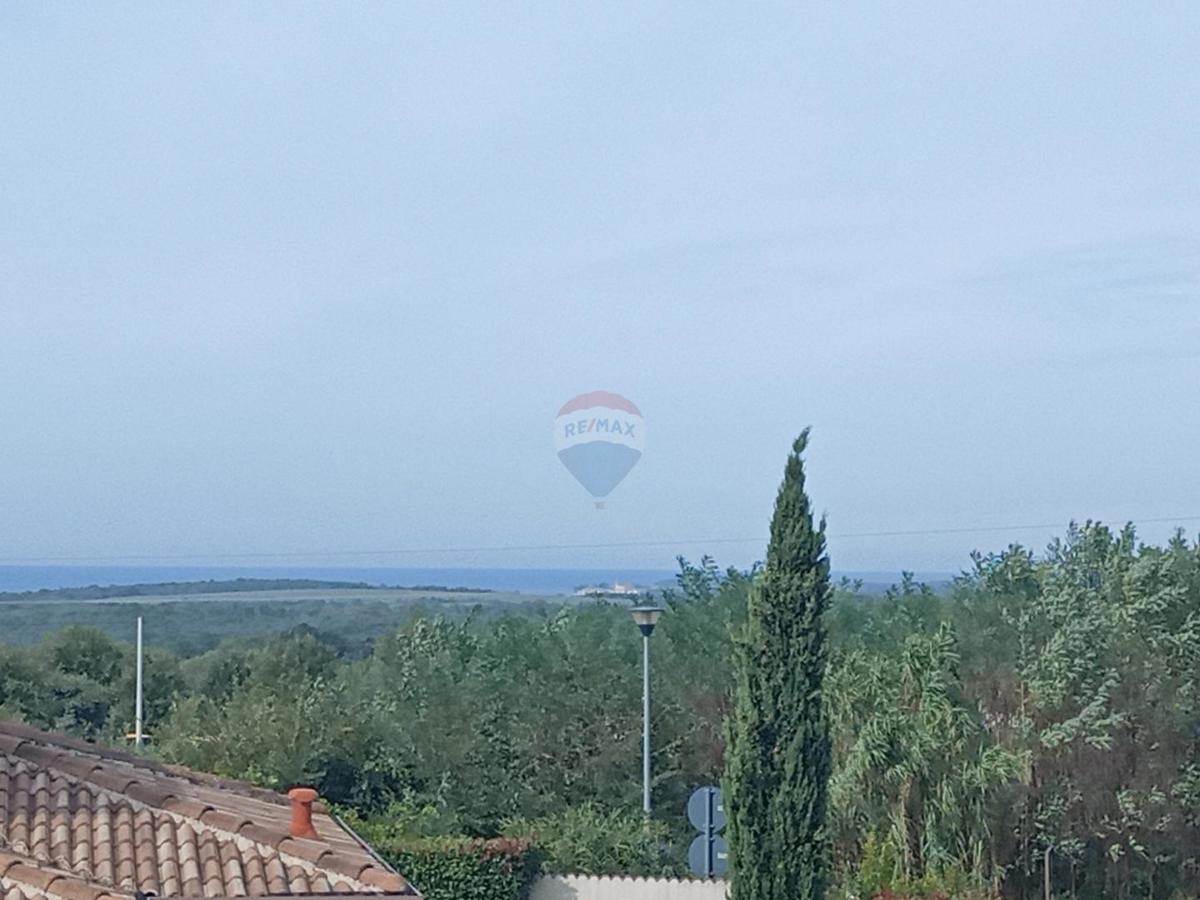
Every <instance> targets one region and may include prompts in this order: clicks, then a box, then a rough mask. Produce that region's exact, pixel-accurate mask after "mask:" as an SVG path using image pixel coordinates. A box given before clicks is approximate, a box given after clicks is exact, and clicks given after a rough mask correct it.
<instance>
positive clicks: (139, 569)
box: [0, 566, 675, 594]
mask: <svg viewBox="0 0 1200 900" xmlns="http://www.w3.org/2000/svg"><path fill="white" fill-rule="evenodd" d="M235 578H303V579H310V580H313V581H344V582H352V583H356V584H358V583H363V584H370V585H377V586H380V587H418V586H419V587H430V586H434V585H437V586H439V587H451V588H459V587H463V588H473V589H487V590H494V591H518V592H520V593H523V594H572V593H574V592H575V591H576V590H578V589H579V588H582V587H595V586H597V585H611V584H613V583H615V582H618V581H619V582H622V583H625V584H635V585H638V586H640V587H660V586H665V585H667V584H670V583H672V582H674V580H675V572H674V571H673V570H670V569H621V568H613V569H441V568H434V569H421V568H381V567H364V568H355V567H350V566H336V567H310V566H0V593H4V592H15V591H40V590H55V589H57V588H78V587H91V586H92V585H98V586H101V587H104V586H108V585H114V584H122V585H123V584H159V583H163V582H171V581H227V580H233V579H235Z"/></svg>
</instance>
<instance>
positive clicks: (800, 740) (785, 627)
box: [724, 429, 831, 900]
mask: <svg viewBox="0 0 1200 900" xmlns="http://www.w3.org/2000/svg"><path fill="white" fill-rule="evenodd" d="M807 445H808V429H805V430H804V432H803V433H802V434H801V435H800V437H798V438H797V439H796V442H795V443H794V444H793V445H792V453H791V455H790V456H789V457H788V461H787V466H786V468H785V469H784V474H783V484H782V485H781V486H780V488H779V495H778V496H777V497H776V500H775V514H774V517H773V518H772V520H771V542H770V545H769V546H768V548H767V562H766V567H765V568H764V570H763V571H762V573H760V575H759V576H758V578H757V579H756V581H755V584H754V586H753V588H752V589H751V592H750V600H749V605H748V617H747V621H746V625H745V628H744V630H743V631H742V633H741V634H740V635H739V636H738V639H737V642H736V647H735V651H734V652H735V660H736V674H735V686H734V691H735V693H734V712H733V716H732V717H731V720H730V722H729V725H728V726H727V739H728V740H727V763H726V784H725V792H724V793H725V810H726V815H727V817H728V822H729V828H728V833H729V862H730V869H731V875H732V879H733V881H732V897H733V900H822V898H823V897H824V895H825V882H826V877H827V875H826V873H827V869H828V851H827V843H826V836H825V828H824V826H825V806H826V792H827V786H828V781H829V770H830V745H829V726H828V723H827V721H826V718H825V712H824V709H823V705H822V699H821V688H822V682H823V681H824V677H825V662H826V652H827V651H826V639H825V625H824V621H823V614H824V612H825V609H826V607H827V606H828V605H829V598H830V595H831V589H830V584H829V558H828V556H826V554H825V520H824V518H822V519H821V521H820V524H819V525H817V526H816V527H814V525H813V514H812V508H811V506H810V504H809V500H808V495H807V494H806V493H805V492H804V460H803V454H804V450H805V447H806V446H807Z"/></svg>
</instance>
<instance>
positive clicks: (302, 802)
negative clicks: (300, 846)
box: [288, 787, 317, 838]
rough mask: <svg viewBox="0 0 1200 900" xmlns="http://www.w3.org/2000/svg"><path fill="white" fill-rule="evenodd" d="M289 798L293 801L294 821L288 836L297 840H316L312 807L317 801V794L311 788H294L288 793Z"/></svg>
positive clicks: (289, 826) (289, 827)
mask: <svg viewBox="0 0 1200 900" xmlns="http://www.w3.org/2000/svg"><path fill="white" fill-rule="evenodd" d="M288 798H289V799H290V800H291V801H292V821H291V823H290V824H289V825H288V834H290V835H291V836H292V837H296V838H316V837H317V829H315V828H313V820H312V805H313V801H314V800H316V799H317V792H316V791H314V790H313V789H312V788H310V787H297V788H292V789H291V790H290V791H288Z"/></svg>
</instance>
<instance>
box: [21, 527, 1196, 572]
mask: <svg viewBox="0 0 1200 900" xmlns="http://www.w3.org/2000/svg"><path fill="white" fill-rule="evenodd" d="M1123 521H1132V522H1133V524H1135V525H1158V524H1165V523H1174V524H1179V523H1182V522H1200V516H1174V517H1162V518H1147V519H1132V520H1123ZM1062 527H1064V526H1063V523H1062V522H1050V523H1041V524H1037V525H978V526H971V527H965V528H915V529H901V530H894V531H856V532H841V533H837V532H834V533H831V534H829V535H828V536H829V537H830V538H831V539H836V540H856V539H861V538H892V537H924V536H937V535H949V534H986V533H996V532H1005V531H1044V530H1046V529H1056V528H1062ZM766 543H767V538H766V536H762V537H754V538H692V539H688V540H679V539H677V540H641V541H609V542H596V543H578V544H498V545H497V544H493V545H491V546H478V547H403V548H391V549H387V550H303V551H302V550H288V551H283V552H279V553H245V552H243V553H174V554H165V553H159V554H149V553H148V554H132V555H126V556H27V557H8V558H0V565H22V564H30V563H68V562H74V563H101V562H109V563H112V562H173V561H175V562H177V561H187V560H213V559H216V560H223V559H302V558H313V557H316V558H323V557H324V558H331V557H343V558H345V557H367V556H413V555H420V554H430V555H434V554H439V553H523V552H533V551H547V550H629V549H637V548H641V547H679V546H684V545H691V546H695V545H702V546H709V545H724V544H760V545H763V546H766Z"/></svg>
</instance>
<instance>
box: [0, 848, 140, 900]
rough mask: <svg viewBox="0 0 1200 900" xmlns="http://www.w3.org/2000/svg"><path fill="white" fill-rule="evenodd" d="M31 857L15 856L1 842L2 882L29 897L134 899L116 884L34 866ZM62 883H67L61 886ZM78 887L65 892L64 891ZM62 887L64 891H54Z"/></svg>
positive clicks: (43, 865) (56, 868) (41, 864)
mask: <svg viewBox="0 0 1200 900" xmlns="http://www.w3.org/2000/svg"><path fill="white" fill-rule="evenodd" d="M26 860H27V857H25V856H22V855H21V854H18V853H15V852H13V851H12V850H11V848H9V847H8V845H7V842H3V841H0V882H9V883H10V884H15V885H17V886H18V887H19V888H20V889H21V891H22V893H24V894H25V895H26V896H27V897H28V896H34V897H56V898H60V900H100V898H102V897H113V898H118V897H131V896H133V895H132V894H131V893H130V892H127V891H122V890H121V889H120V888H119V887H116V886H115V885H111V884H106V883H105V882H104V881H102V880H100V879H98V878H94V877H88V876H87V875H84V874H81V873H79V872H74V871H71V870H68V869H63V868H61V867H60V866H57V865H54V863H52V862H51V863H45V862H43V861H42V860H37V866H36V867H35V866H31V865H29V863H28V862H27V861H26ZM60 882H65V883H64V884H60ZM72 885H73V886H74V887H72V889H71V890H69V891H67V892H63V891H62V890H61V889H62V888H66V887H68V886H72ZM55 886H58V887H59V888H60V890H58V891H56V890H54V888H55Z"/></svg>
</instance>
